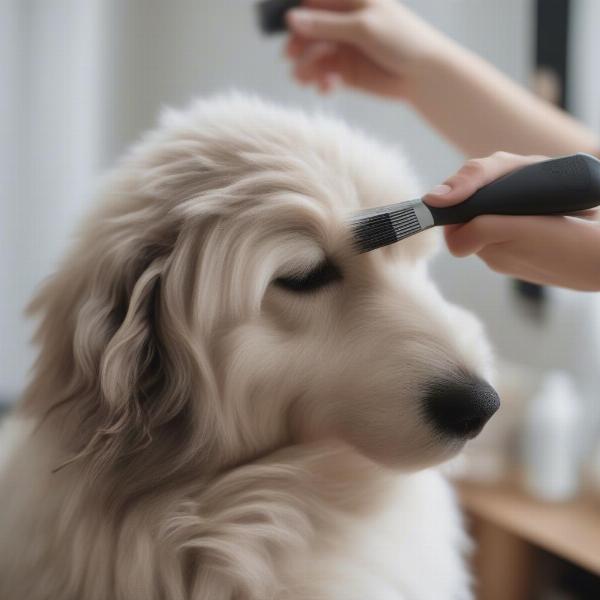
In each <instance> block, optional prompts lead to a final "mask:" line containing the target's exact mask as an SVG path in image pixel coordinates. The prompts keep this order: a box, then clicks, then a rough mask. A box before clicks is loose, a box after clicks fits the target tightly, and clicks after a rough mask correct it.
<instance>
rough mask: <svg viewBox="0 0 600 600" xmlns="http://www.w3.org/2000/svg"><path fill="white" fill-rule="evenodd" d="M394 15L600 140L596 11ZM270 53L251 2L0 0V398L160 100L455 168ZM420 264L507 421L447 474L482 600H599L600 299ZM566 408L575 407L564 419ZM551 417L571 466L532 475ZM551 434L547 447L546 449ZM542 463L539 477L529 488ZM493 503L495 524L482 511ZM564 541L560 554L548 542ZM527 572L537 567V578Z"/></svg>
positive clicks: (382, 114)
mask: <svg viewBox="0 0 600 600" xmlns="http://www.w3.org/2000/svg"><path fill="white" fill-rule="evenodd" d="M406 4H407V5H409V6H410V7H412V8H413V9H414V10H415V11H416V12H418V13H419V14H421V15H422V16H423V17H425V18H426V19H427V20H429V21H430V22H431V23H433V24H434V25H436V26H437V27H439V28H440V29H442V30H443V31H445V32H447V33H448V34H450V35H451V36H452V37H454V38H456V39H457V40H459V41H460V42H461V43H462V44H464V45H466V46H467V47H469V48H471V49H473V50H475V51H476V52H477V53H479V54H480V55H482V56H484V57H485V58H487V59H488V60H490V61H491V62H492V63H494V64H495V65H496V66H497V67H499V68H500V69H501V70H503V71H504V72H506V73H507V74H509V75H510V76H511V77H513V78H514V79H516V80H518V81H519V82H521V83H523V84H525V85H528V86H532V87H533V88H534V89H536V90H537V91H539V93H542V94H544V95H545V96H546V97H548V98H549V99H551V100H553V101H555V102H557V103H559V104H562V105H563V106H565V107H566V108H567V109H568V110H570V111H571V112H573V113H574V114H575V115H576V116H577V117H579V118H580V119H581V120H583V121H584V122H585V123H587V124H588V125H589V126H590V127H592V128H593V129H594V130H595V131H598V132H599V133H600V77H598V63H599V62H600V60H599V59H600V35H598V31H600V2H598V1H597V0H571V1H569V0H537V1H536V0H503V1H502V2H497V1H496V0H411V1H407V2H406ZM282 43H283V42H282V38H281V37H275V38H265V37H262V36H261V35H260V34H259V32H258V29H257V27H256V19H255V14H254V6H253V2H250V1H249V0H227V1H225V2H214V1H209V0H170V1H169V2H164V1H162V0H51V1H48V0H1V2H0V194H1V202H0V227H1V235H0V272H1V275H2V277H0V298H1V300H0V404H3V405H5V406H7V405H10V404H11V403H12V402H14V401H15V400H16V399H17V398H18V396H19V393H20V392H21V390H22V389H23V386H24V385H25V382H26V378H27V372H28V369H29V368H30V365H31V363H32V360H33V358H34V356H35V354H34V350H33V349H32V348H31V347H30V346H29V343H28V339H29V337H30V334H31V330H32V325H31V323H29V322H27V321H26V320H25V319H24V317H23V309H24V307H25V305H26V304H27V301H28V299H29V298H30V297H31V295H32V293H33V290H34V289H35V288H36V286H37V285H38V284H39V283H40V281H41V280H42V279H43V278H44V277H45V276H46V275H47V274H49V273H50V272H51V271H52V269H53V268H54V266H55V265H56V263H57V260H58V259H59V257H60V256H61V254H62V252H63V250H64V249H65V247H66V246H67V244H68V243H69V239H70V236H71V234H72V232H73V230H74V226H75V224H76V222H77V220H78V219H79V217H80V215H81V214H82V213H83V212H84V211H85V210H86V209H87V208H88V206H89V204H90V198H91V196H92V193H93V190H94V187H95V185H96V182H97V179H98V177H99V175H100V174H101V173H102V172H104V171H105V170H106V169H107V168H109V167H110V165H111V164H113V163H114V162H115V160H116V158H117V157H118V156H119V155H120V154H121V153H122V152H123V150H124V149H125V148H126V147H127V146H128V145H129V144H130V143H131V142H133V141H135V140H136V139H137V138H138V137H139V136H140V134H141V133H142V132H143V131H145V130H146V129H148V128H150V127H152V125H153V123H154V122H155V120H156V117H157V114H158V112H159V111H160V109H161V107H163V106H166V105H171V106H182V105H185V104H186V103H187V102H189V101H190V100H191V99H193V98H195V97H197V96H202V95H210V94H214V93H217V92H223V91H227V90H231V89H239V90H245V91H253V92H256V93H258V94H260V95H262V96H264V97H266V98H271V99H274V100H277V101H280V102H283V103H286V104H293V105H299V106H302V107H305V108H308V109H311V108H315V107H318V108H322V109H325V110H326V111H330V112H332V113H335V114H338V115H341V116H343V117H344V118H345V119H347V120H348V121H349V122H350V123H352V124H354V125H356V126H358V127H361V128H363V129H364V130H366V131H368V132H369V133H370V134H372V135H374V136H377V137H379V138H381V139H384V140H386V141H388V142H390V143H392V144H395V145H399V146H401V147H403V148H404V149H405V151H406V153H407V155H408V157H409V158H410V160H411V162H412V164H413V166H414V169H415V170H416V172H417V173H418V174H419V175H420V179H421V182H422V190H423V192H426V191H427V190H428V188H431V187H432V186H433V185H435V184H437V183H439V182H441V181H442V180H443V179H445V178H446V177H447V176H448V175H449V174H450V173H451V172H452V171H454V170H455V169H456V168H457V167H458V166H459V165H460V164H461V162H462V157H461V156H460V155H459V154H457V152H456V151H454V150H453V149H452V148H451V147H450V146H449V145H447V144H446V143H445V142H444V140H442V139H441V138H440V137H439V136H437V135H436V134H435V133H434V132H433V131H431V130H430V129H429V128H428V127H427V126H426V125H424V124H423V123H422V122H421V121H419V120H418V118H417V117H416V116H415V115H414V114H413V113H411V112H410V111H409V110H408V109H407V108H405V107H404V106H402V105H401V104H398V103H394V102H385V101H382V100H377V99H373V98H369V97H367V96H363V95H360V94H358V93H354V92H347V91H341V92H338V93H336V94H334V96H332V97H330V98H323V97H319V96H318V95H317V94H315V93H314V92H313V91H309V90H305V89H301V88H299V87H298V86H296V85H295V84H294V83H292V81H291V78H290V77H289V74H288V65H287V64H286V62H285V61H284V60H283V59H282ZM433 270H434V274H435V278H436V280H437V281H438V282H439V285H440V287H441V288H442V290H443V291H444V292H445V294H446V296H447V297H449V298H450V299H452V300H454V301H455V302H457V303H460V304H462V305H464V306H466V307H468V308H470V309H472V310H473V311H475V312H476V313H477V314H478V315H480V317H481V318H482V319H483V320H484V322H485V324H486V327H487V329H488V331H489V334H490V336H491V338H492V340H493V343H494V345H495V347H496V348H497V351H498V355H499V357H500V362H499V370H498V371H499V372H498V378H499V383H498V385H499V387H500V389H501V391H502V392H503V396H504V400H505V409H504V410H503V412H504V416H502V417H501V418H497V425H494V427H495V429H492V431H491V432H490V433H489V435H488V436H487V438H485V437H484V438H483V439H482V440H481V442H480V446H477V447H476V450H475V451H474V452H471V455H470V456H469V454H467V455H466V457H465V459H464V461H463V464H462V465H458V467H457V469H458V470H459V471H460V476H461V478H462V479H464V480H467V481H466V482H465V483H464V484H461V485H462V486H463V487H462V488H461V494H463V502H464V503H465V506H466V508H467V509H468V511H469V514H470V515H471V517H472V523H473V528H474V531H476V532H478V536H479V538H480V539H481V548H482V549H485V548H490V549H491V550H489V551H487V552H488V553H487V554H486V552H484V551H482V552H481V556H483V557H484V558H485V560H484V559H483V558H482V559H481V562H480V564H479V567H478V568H479V569H480V571H481V573H480V575H481V582H482V583H481V589H480V592H481V597H482V598H484V597H485V598H496V597H498V598H505V599H513V598H515V599H517V598H519V597H533V596H532V594H533V593H534V592H532V591H531V590H532V589H534V587H535V589H536V590H537V591H536V592H535V594H536V596H535V597H540V598H541V597H543V598H600V592H599V591H598V589H599V588H598V587H597V585H598V582H597V579H595V577H594V574H596V575H598V574H600V537H590V535H591V536H593V535H596V534H595V533H594V532H597V534H598V535H600V502H598V503H597V505H596V504H594V505H593V507H592V505H591V504H590V505H588V503H587V495H586V493H587V492H586V490H587V489H593V488H594V486H597V488H599V489H600V448H599V446H598V438H599V433H598V432H599V429H600V427H599V422H600V399H599V397H598V396H599V395H600V368H599V366H600V296H598V295H596V294H584V293H572V292H567V291H564V290H558V289H542V288H537V287H534V286H526V285H523V284H520V283H518V282H515V281H512V280H510V279H509V278H506V277H503V276H500V275H496V274H494V273H492V272H491V271H489V270H488V269H487V268H485V267H484V266H483V265H482V264H480V263H479V262H478V261H477V260H476V259H467V260H464V259H463V260H457V259H453V258H452V257H450V256H449V255H447V254H446V253H441V254H440V256H439V257H438V258H437V259H436V261H435V263H434V265H433ZM567 396H568V398H569V399H570V400H569V402H571V401H572V402H571V403H570V406H571V407H572V408H569V409H567V411H566V413H565V409H564V403H563V402H562V401H563V399H564V398H565V397H567ZM536 410H538V411H539V410H542V412H543V413H544V414H550V417H548V419H547V422H546V425H545V426H546V429H545V430H544V429H540V427H538V428H537V429H535V428H533V429H532V428H531V427H530V421H531V419H532V418H533V417H532V415H533V414H534V413H535V411H536ZM552 411H553V412H552ZM561 411H562V412H561ZM552 418H555V421H552ZM528 419H529V421H528ZM538 420H539V419H538ZM557 423H558V425H557ZM564 423H567V426H568V427H571V430H570V431H571V437H569V435H568V430H565V431H567V433H565V431H562V433H561V435H563V434H564V435H563V437H564V438H565V439H566V440H567V441H566V442H565V444H566V445H567V446H565V447H569V448H570V447H571V446H572V445H573V444H575V446H576V448H575V449H574V450H569V452H571V453H572V455H573V456H574V458H573V459H572V460H571V461H570V462H569V461H568V460H567V461H566V464H563V465H562V466H556V465H555V464H553V463H547V462H546V463H544V460H545V459H544V457H543V456H542V457H540V456H539V454H540V452H541V453H542V454H546V456H547V453H546V452H545V448H546V446H544V444H545V443H546V444H548V442H547V441H545V440H546V438H544V435H546V433H547V432H548V431H552V428H553V427H554V428H556V427H561V426H562V425H561V424H564ZM573 432H575V433H573ZM565 436H566V437H565ZM567 438H568V439H567ZM573 438H576V440H575V441H576V443H575V442H574V440H573ZM532 439H535V440H537V441H536V443H535V444H533V450H532V444H531V443H530V442H531V440H532ZM550 439H551V440H552V441H551V442H550V446H556V442H555V441H556V439H557V438H556V436H554V437H552V436H551V438H550ZM560 439H563V438H560ZM540 449H541V450H540ZM536 452H537V454H536ZM565 452H566V451H565ZM560 456H561V457H563V458H564V456H565V453H564V452H563V453H561V454H560ZM559 460H560V459H559ZM536 461H537V462H536ZM540 461H541V462H540ZM563 462H565V461H564V460H563ZM515 465H517V466H518V468H519V469H521V470H524V471H525V472H527V469H532V468H534V471H535V473H534V475H533V476H531V477H529V480H528V483H527V482H526V484H525V485H524V486H520V487H519V489H522V488H523V489H525V490H526V495H527V498H529V500H528V499H525V497H521V496H520V495H518V494H517V492H514V490H513V488H512V487H510V486H509V487H506V484H505V481H506V480H507V477H508V479H510V474H511V473H512V472H513V468H514V467H515ZM532 465H533V466H532ZM544 469H546V471H547V472H549V473H550V475H549V480H547V481H546V480H543V477H542V478H541V480H540V477H537V480H536V476H538V475H539V474H540V473H542V475H543V473H544V472H545V471H544ZM561 469H562V471H561ZM557 472H560V473H563V475H564V477H563V479H562V480H560V481H559V483H556V481H555V480H554V479H552V478H553V477H556V474H557ZM565 478H566V479H565ZM482 480H485V481H486V485H487V487H485V486H484V485H483V484H482V483H481V481H482ZM565 481H566V483H565ZM548 482H549V483H548ZM561 482H562V483H561ZM494 486H496V487H494ZM498 486H500V488H498ZM517 487H518V486H517ZM498 490H500V491H498ZM557 490H558V491H557ZM513 492H514V494H517V495H516V496H515V495H514V494H513ZM519 493H520V492H519ZM482 494H483V496H482ZM485 494H491V495H490V496H489V497H488V496H485ZM502 494H505V496H506V497H504V496H502ZM511 494H512V495H511ZM515 498H516V499H515ZM532 498H535V499H536V500H535V502H543V503H542V504H540V505H539V506H538V508H537V509H536V511H535V515H538V516H539V514H543V515H544V519H545V520H543V526H542V525H540V527H539V529H540V530H546V531H547V530H548V527H550V526H551V527H555V526H557V523H558V526H557V530H556V535H555V536H554V538H552V539H553V540H554V541H551V542H548V540H547V539H546V538H545V537H544V535H542V534H540V533H539V532H538V533H535V534H527V535H526V533H524V531H525V530H526V529H527V523H529V524H531V518H528V517H531V514H534V513H528V512H527V511H528V510H529V511H531V510H533V509H532V508H531V507H532V505H530V504H527V502H530V501H531V502H534V500H533V499H532ZM582 498H583V499H582ZM511 502H513V503H514V502H522V503H523V504H522V505H521V504H519V505H518V506H516V507H515V505H514V504H511ZM498 503H499V504H498ZM503 503H504V504H503ZM507 503H508V506H509V507H510V510H509V511H508V512H509V513H510V514H511V515H513V516H514V514H515V512H516V513H518V510H522V511H524V513H523V518H522V520H521V521H518V522H516V523H514V522H513V521H511V520H510V519H508V518H506V519H505V520H504V521H503V520H502V519H503V518H504V517H503V515H505V513H506V506H507ZM579 503H581V504H579ZM497 504H498V511H499V514H500V517H498V516H497V515H496V517H494V518H495V520H494V519H492V517H491V516H490V512H491V513H494V511H493V510H491V509H490V508H489V507H490V506H492V507H494V506H496V505H497ZM592 504H593V502H592ZM482 506H483V508H482ZM534 506H537V505H534ZM596 506H597V509H596V508H595V507H596ZM540 507H541V508H540ZM582 507H583V508H582ZM517 509H518V510H517ZM503 511H504V512H503ZM544 511H550V512H544ZM494 514H495V513H494ZM518 514H521V513H518ZM582 514H583V515H584V516H585V519H584V520H581V515H582ZM492 516H493V515H492ZM561 519H562V520H561ZM573 519H575V520H573ZM548 523H550V524H551V525H550V526H549V525H548ZM490 527H491V529H490ZM494 528H495V529H494ZM536 531H537V530H536ZM590 531H591V532H592V533H591V534H590V535H588V534H589V532H590ZM490 532H491V533H490ZM507 532H510V535H509V533H507ZM577 535H581V536H583V538H584V541H583V542H581V543H580V538H577ZM573 536H575V537H576V539H575V540H574V541H572V543H571V545H570V546H569V548H568V549H567V550H565V549H564V547H563V546H561V545H560V543H558V544H556V543H555V540H559V542H560V540H561V539H563V540H564V539H566V538H573ZM586 536H587V537H586ZM486 540H487V541H486ZM490 540H491V542H490ZM596 543H597V544H598V545H597V546H596ZM486 544H487V546H486ZM582 545H583V549H582ZM588 548H589V551H588ZM489 552H491V553H492V554H491V555H490V554H489ZM490 556H491V557H492V558H493V560H492V558H490ZM498 556H500V557H501V558H502V560H501V561H500V563H498V560H499V559H498ZM509 558H510V559H511V560H512V563H511V562H510V561H509ZM507 561H508V562H507ZM515 561H516V562H515ZM553 561H555V562H553ZM556 561H558V562H556ZM490 564H496V567H495V568H491V567H490V566H489V565H490ZM498 564H503V565H505V566H506V565H510V568H507V569H506V572H504V571H502V569H499V568H498V566H497V565H498ZM548 564H550V565H553V567H547V565H548ZM556 564H560V565H561V567H560V568H554V567H556ZM539 565H546V567H544V568H542V571H541V572H542V575H539V572H540V571H539V569H540V566H539ZM551 572H552V573H554V574H555V575H556V574H557V573H559V574H560V575H556V577H554V578H551V577H549V576H548V573H551ZM536 573H537V575H536ZM509 576H510V577H511V581H513V580H514V586H515V587H514V589H513V590H512V591H511V592H510V593H508V592H506V589H507V588H506V585H507V583H506V582H507V579H506V578H507V577H509ZM490 577H491V579H490ZM498 577H500V579H496V580H494V578H498ZM515 577H516V579H515ZM493 581H496V582H498V581H503V583H502V585H500V584H498V583H497V584H494V583H493ZM534 584H535V585H534ZM495 585H496V588H497V591H499V595H496V596H494V595H493V593H494V586H495ZM498 585H500V587H498ZM511 589H512V588H511ZM523 590H528V591H523ZM486 594H487V595H486ZM519 594H528V595H521V596H520V595H519ZM561 594H562V595H561Z"/></svg>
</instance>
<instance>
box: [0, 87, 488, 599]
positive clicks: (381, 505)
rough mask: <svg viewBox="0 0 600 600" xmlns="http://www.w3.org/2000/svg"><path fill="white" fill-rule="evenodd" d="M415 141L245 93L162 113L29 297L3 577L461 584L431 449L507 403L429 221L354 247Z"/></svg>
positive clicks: (266, 588)
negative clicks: (402, 149) (384, 142)
mask: <svg viewBox="0 0 600 600" xmlns="http://www.w3.org/2000/svg"><path fill="white" fill-rule="evenodd" d="M415 188H416V186H415V182H414V181H413V178H412V176H411V173H410V170H409V169H408V167H407V166H406V165H405V163H404V162H403V160H402V158H401V157H399V156H397V155H396V154H394V152H393V151H391V150H390V149H389V148H385V147H382V146H380V145H378V144H376V143H374V142H372V141H370V140H369V139H367V138H365V137H364V136H362V135H359V134H357V133H356V132H354V131H352V130H350V129H349V128H348V127H346V126H345V125H343V124H342V123H340V122H337V121H335V120H332V119H329V118H325V117H322V116H316V117H307V116H305V115H303V114H301V113H298V112H293V111H289V110H283V109H280V108H276V107H274V106H271V105H268V104H265V103H263V102H261V101H258V100H254V99H248V98H245V97H240V96H233V97H228V98H220V99H216V100H213V101H209V102H200V103H197V104H196V105H194V106H193V107H192V108H191V110H189V111H186V112H168V113H167V114H165V115H164V117H163V120H162V124H161V126H160V127H159V128H158V129H157V130H156V131H154V132H153V133H151V134H150V135H148V136H146V137H145V138H144V140H143V141H142V142H141V143H140V144H139V145H138V146H137V147H135V148H134V150H133V151H132V152H131V153H130V154H129V155H128V156H127V157H126V158H125V159H124V160H123V161H122V162H121V164H120V165H119V166H118V168H117V169H116V171H115V172H114V173H113V175H111V176H110V177H109V179H108V180H107V182H106V184H105V186H104V189H103V191H102V193H101V203H100V207H99V209H98V210H97V211H96V212H95V213H94V214H93V215H92V216H91V217H90V218H89V220H88V221H87V223H86V225H85V227H84V228H83V229H82V231H81V236H80V239H79V242H78V243H77V244H76V246H75V247H74V249H73V250H72V252H71V253H70V254H69V256H68V257H67V259H66V260H65V262H64V263H63V264H62V266H61V267H60V268H59V270H58V272H57V273H56V274H55V275H54V276H53V277H52V278H51V279H50V280H49V281H48V283H47V284H46V285H45V286H44V287H43V289H42V290H41V291H40V293H39V294H38V296H37V298H36V299H35V300H34V302H33V304H32V307H31V308H32V311H33V313H35V314H37V315H39V318H40V325H39V329H38V332H37V336H36V341H37V343H38V344H39V345H40V354H39V359H38V361H37V364H36V366H35V370H34V373H33V378H32V381H31V384H30V385H29V387H28V389H27V391H26V393H25V395H24V398H23V400H22V402H21V404H20V405H19V407H18V408H17V410H16V411H15V414H14V415H13V416H12V417H11V418H10V419H9V420H8V421H7V422H6V424H5V427H4V434H3V448H2V451H1V459H2V465H1V475H0V486H1V487H0V506H1V510H0V598H1V599H2V600H107V599H115V600H184V599H190V600H192V599H193V600H200V599H202V600H270V599H277V600H334V599H335V600H365V599H372V600H392V599H393V600H399V599H403V600H409V599H411V600H412V599H418V600H450V599H459V598H461V599H462V598H468V597H470V589H469V588H470V584H469V576H468V573H467V569H466V567H465V564H464V562H463V556H462V555H463V552H464V550H465V547H466V545H467V544H466V538H465V535H464V533H463V529H462V525H461V519H460V515H459V512H458V510H457V507H456V504H455V500H454V497H453V494H452V492H451V489H450V488H449V486H448V484H447V483H445V481H444V480H443V479H442V478H441V477H440V476H439V475H438V474H437V473H436V472H435V471H433V470H425V471H421V472H416V471H418V470H420V469H423V468H425V467H429V466H431V465H434V464H436V463H439V462H441V461H444V460H446V459H448V458H449V457H451V456H453V455H454V454H455V453H456V452H457V451H458V450H459V449H460V448H461V447H462V446H463V444H464V443H465V441H466V440H467V439H468V438H469V437H472V436H474V435H475V434H476V433H477V432H478V431H479V430H480V429H481V428H482V427H483V425H484V423H485V422H486V420H487V419H488V418H489V417H490V416H491V414H492V413H493V412H494V411H495V410H496V408H497V403H498V400H497V396H496V395H495V393H494V392H493V390H492V389H491V388H490V387H489V386H488V385H487V384H485V383H484V382H483V380H482V379H480V377H484V376H485V375H486V370H487V360H488V350H487V346H486V343H485V341H484V339H483V337H482V332H481V328H480V326H479V325H478V324H477V322H476V321H475V320H474V319H473V318H472V317H471V316H470V315H468V314H466V313H465V312H464V311H462V310H460V309H458V308H456V307H454V306H451V305H449V304H448V303H447V302H445V301H444V300H443V299H442V298H441V297H440V295H439V293H438V292H437V291H436V288H435V287H434V285H433V284H432V282H431V281H430V279H429V277H428V275H427V271H426V268H425V265H424V258H425V255H426V254H427V253H428V251H429V249H430V248H431V245H432V244H431V242H432V239H431V237H430V236H429V234H423V235H420V236H417V237H415V238H413V239H410V240H407V241H404V242H402V243H399V244H396V245H395V246H393V247H388V248H384V249H381V250H377V251H375V252H371V253H368V254H363V255H356V254H355V253H354V251H353V249H352V243H351V239H350V237H349V234H348V228H347V226H346V219H347V217H348V215H349V213H350V212H351V211H353V210H356V209H359V208H361V207H364V206H368V205H374V204H385V203H392V202H398V201H401V200H403V199H408V198H410V197H413V196H415V195H416V189H415Z"/></svg>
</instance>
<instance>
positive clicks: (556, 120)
mask: <svg viewBox="0 0 600 600" xmlns="http://www.w3.org/2000/svg"><path fill="white" fill-rule="evenodd" d="M304 6H305V7H306V8H302V9H297V10H294V11H291V13H290V15H289V19H288V22H289V24H290V28H291V30H292V35H291V37H290V40H289V42H288V47H287V52H288V55H289V56H290V58H291V59H292V62H293V65H294V76H295V78H296V79H297V80H298V81H299V82H300V83H303V84H315V85H317V86H318V87H319V89H320V90H321V91H322V92H325V93H326V92H329V91H331V90H332V89H334V88H335V84H336V81H338V80H341V81H342V82H343V83H344V84H346V85H348V86H351V87H355V88H358V89H361V90H364V91H368V92H371V93H374V94H377V95H380V96H386V97H392V98H398V99H402V100H405V101H407V102H409V103H410V104H411V105H412V106H413V107H414V109H415V110H416V111H417V112H418V113H419V114H421V115H422V116H423V117H424V118H425V119H426V120H427V121H428V122H429V123H430V124H431V125H432V126H433V127H434V128H435V129H437V130H438V131H439V132H440V133H441V134H442V135H443V136H444V137H445V138H446V139H448V140H449V141H450V142H451V143H452V144H453V145H455V146H457V147H458V148H459V149H460V150H461V151H462V152H463V153H464V154H465V155H467V156H469V157H473V156H482V155H486V154H490V153H491V152H493V151H495V150H505V151H509V152H515V153H519V154H546V155H557V154H568V153H572V152H590V153H595V154H598V153H599V142H598V139H597V137H596V136H595V135H594V134H592V133H591V132H590V131H589V130H587V129H585V127H583V126H582V125H581V124H579V123H578V122H577V121H575V120H574V119H573V118H571V117H570V116H568V115H567V114H566V113H565V112H563V111H561V110H559V109H556V108H554V107H553V106H551V105H550V104H548V103H546V102H544V101H542V100H539V99H537V98H536V97H535V96H534V95H533V94H531V93H530V92H528V91H527V90H525V89H524V88H522V87H521V86H519V85H518V84H516V83H514V82H513V81H511V80H510V79H509V78H508V77H506V76H505V75H503V74H502V73H500V71H498V70H497V69H496V68H495V67H493V66H492V65H491V64H489V63H487V62H486V61H484V60H483V59H481V58H479V57H478V56H476V55H475V54H473V53H472V52H470V51H468V50H466V49H465V48H462V47H461V46H460V45H459V44H457V43H456V42H455V41H453V40H451V39H450V38H448V37H447V36H445V35H444V34H442V33H441V32H439V31H437V30H436V29H435V28H433V27H432V26H431V25H429V24H428V23H426V22H425V21H423V20H422V19H421V18H419V17H418V16H417V15H415V14H414V13H412V12H411V11H410V10H408V9H407V8H406V7H405V6H403V5H402V4H400V3H398V2H396V1H395V0H305V1H304Z"/></svg>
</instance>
